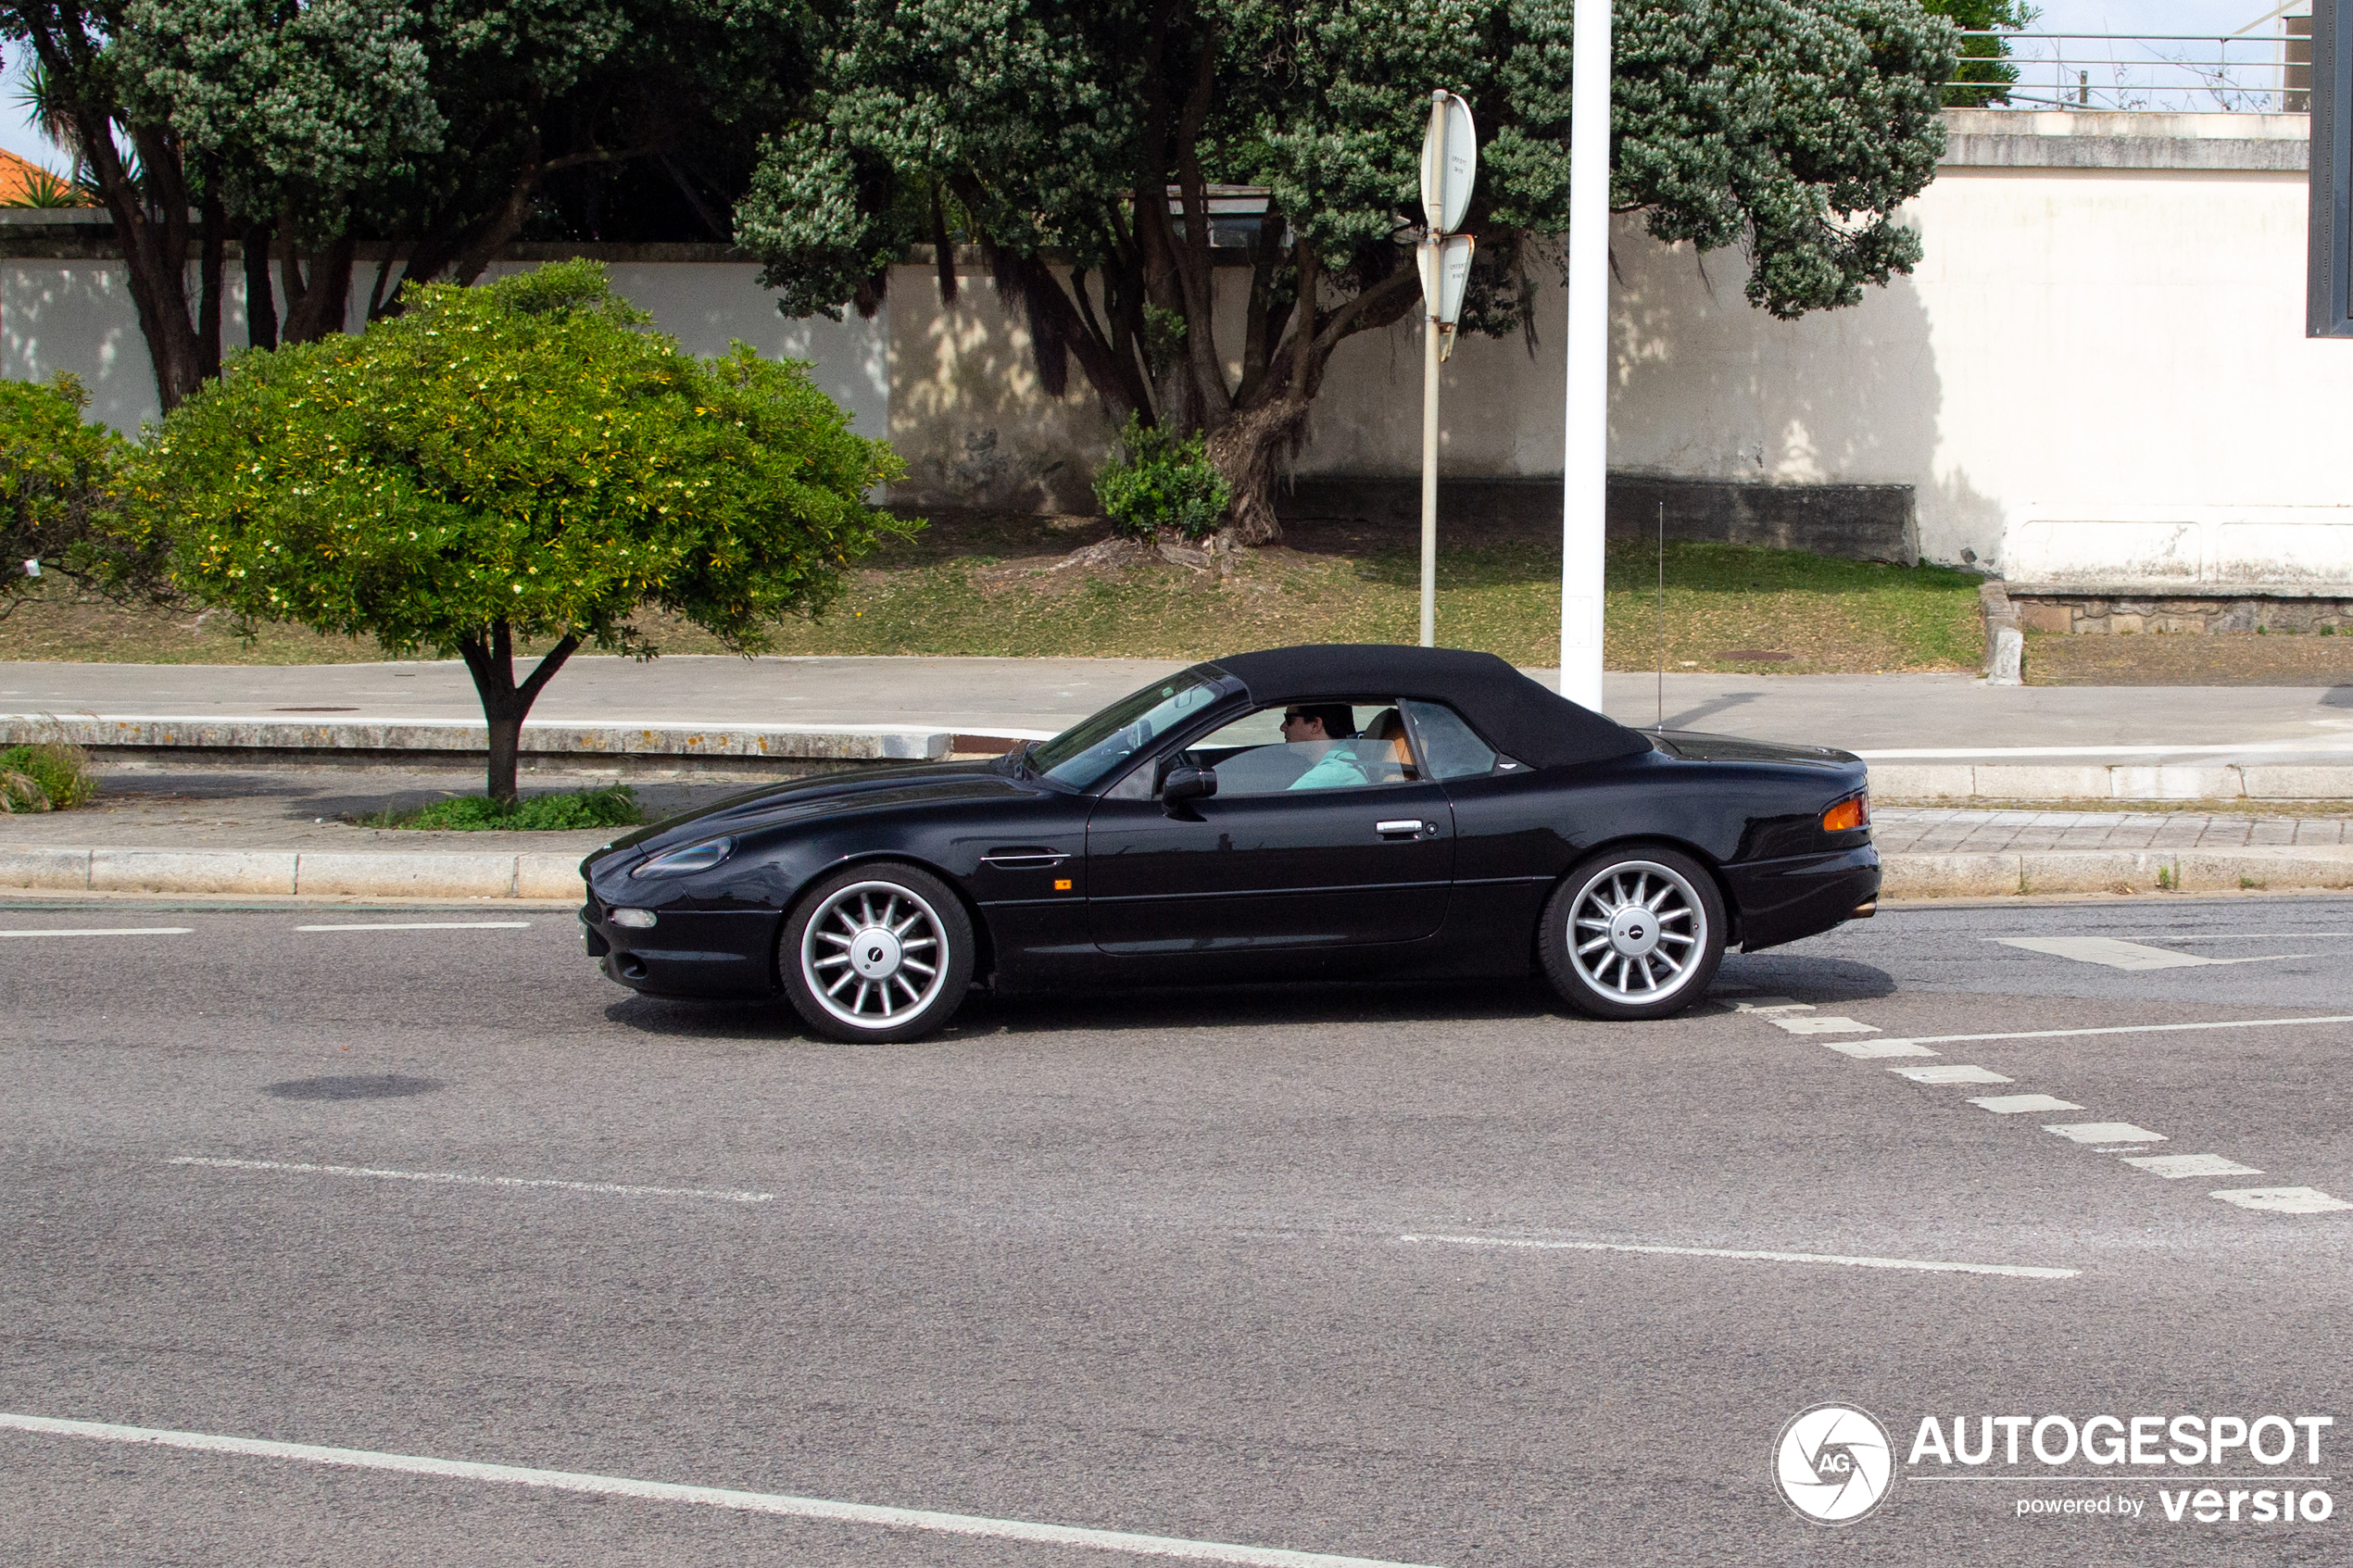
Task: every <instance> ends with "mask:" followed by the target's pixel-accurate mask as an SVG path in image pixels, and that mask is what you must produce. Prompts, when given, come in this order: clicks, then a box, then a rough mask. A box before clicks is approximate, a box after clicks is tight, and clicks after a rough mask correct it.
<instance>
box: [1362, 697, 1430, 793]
mask: <svg viewBox="0 0 2353 1568" xmlns="http://www.w3.org/2000/svg"><path fill="white" fill-rule="evenodd" d="M1361 734H1362V735H1363V737H1364V739H1365V740H1366V741H1369V742H1378V743H1380V745H1368V746H1363V747H1361V748H1360V749H1359V751H1358V755H1359V756H1360V757H1361V758H1363V759H1364V760H1365V763H1366V765H1367V766H1370V765H1373V764H1375V763H1382V764H1390V765H1393V766H1394V767H1395V768H1396V769H1397V772H1396V774H1395V775H1394V776H1395V777H1396V778H1399V779H1403V780H1406V781H1408V782H1411V781H1413V780H1415V779H1418V778H1420V777H1421V774H1420V773H1418V772H1416V771H1415V768H1414V747H1413V743H1412V742H1410V741H1408V740H1407V739H1406V738H1405V721H1404V720H1403V719H1402V718H1400V717H1399V716H1398V712H1397V709H1394V708H1384V709H1381V710H1380V711H1379V712H1378V713H1377V714H1375V715H1373V719H1372V721H1371V722H1370V723H1368V724H1366V725H1365V728H1364V730H1363V731H1362V732H1361ZM1381 746H1387V747H1388V750H1387V752H1386V753H1384V752H1383V751H1382V750H1381Z"/></svg>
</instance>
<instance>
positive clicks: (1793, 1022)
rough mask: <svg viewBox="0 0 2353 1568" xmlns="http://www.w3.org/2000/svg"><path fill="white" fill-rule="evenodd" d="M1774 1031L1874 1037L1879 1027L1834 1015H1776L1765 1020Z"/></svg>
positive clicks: (1794, 1033) (1796, 1033)
mask: <svg viewBox="0 0 2353 1568" xmlns="http://www.w3.org/2000/svg"><path fill="white" fill-rule="evenodd" d="M1766 1022H1768V1023H1770V1024H1771V1025H1772V1026H1773V1027H1774V1028H1776V1029H1786V1030H1788V1031H1789V1032H1790V1033H1791V1034H1793V1035H1876V1034H1878V1033H1879V1025H1878V1024H1876V1023H1863V1022H1857V1021H1856V1020H1855V1019H1852V1018H1840V1017H1837V1016H1835V1015H1832V1016H1831V1017H1827V1018H1806V1017H1803V1016H1800V1015H1797V1014H1792V1015H1791V1016H1789V1017H1787V1018H1783V1017H1781V1016H1780V1015H1779V1014H1778V1013H1776V1014H1773V1015H1771V1016H1769V1017H1768V1018H1767V1019H1766Z"/></svg>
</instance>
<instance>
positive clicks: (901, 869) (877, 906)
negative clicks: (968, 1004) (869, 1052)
mask: <svg viewBox="0 0 2353 1568" xmlns="http://www.w3.org/2000/svg"><path fill="white" fill-rule="evenodd" d="M776 957H777V967H778V968H779V969H780V970H782V971H783V972H784V979H785V988H786V992H787V993H788V994H789V995H790V996H791V997H792V1001H793V1006H794V1008H795V1009H797V1010H799V1013H800V1016H801V1017H802V1018H803V1019H805V1020H807V1021H808V1023H809V1026H810V1027H811V1028H812V1029H814V1030H816V1031H817V1032H818V1033H819V1034H821V1035H832V1036H833V1037H834V1038H835V1039H837V1040H872V1041H887V1040H912V1039H913V1038H915V1037H916V1036H917V1035H926V1034H929V1033H930V1032H931V1031H932V1030H934V1029H937V1027H938V1026H939V1025H940V1024H942V1023H944V1022H947V1021H948V1015H949V1014H950V1013H952V1012H954V1011H955V1010H956V1009H957V1007H958V1005H959V1004H961V1003H962V1002H963V999H964V990H965V987H967V986H968V985H971V984H972V971H973V932H972V922H971V921H970V920H969V919H968V918H967V917H966V916H965V914H964V908H963V905H962V904H961V903H959V902H958V901H957V899H956V896H955V895H954V894H953V893H951V892H950V891H949V890H948V889H947V888H946V887H944V886H942V885H941V884H940V883H939V880H938V879H937V877H934V876H931V875H930V874H928V873H927V872H919V871H917V870H915V868H914V867H912V866H900V865H888V864H884V865H863V866H853V867H850V868H848V869H847V870H844V871H840V872H835V873H834V874H833V875H832V876H829V877H827V878H825V879H824V881H822V882H820V883H819V884H817V885H816V886H815V887H813V888H812V889H811V890H810V891H809V893H808V895H807V896H806V897H803V898H802V899H801V901H800V903H799V906H798V907H797V908H796V909H794V910H793V913H792V918H791V919H789V920H787V921H786V922H785V930H784V935H783V936H782V938H781V939H780V940H779V943H778V952H777V955H776Z"/></svg>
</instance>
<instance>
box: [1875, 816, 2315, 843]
mask: <svg viewBox="0 0 2353 1568" xmlns="http://www.w3.org/2000/svg"><path fill="white" fill-rule="evenodd" d="M1871 837H1872V839H1873V841H1874V842H1876V843H1877V844H1878V845H1879V847H1880V853H1881V854H1883V855H1944V854H1953V853H1957V852H1961V851H1968V852H1972V853H1987V854H1994V853H1999V852H2001V851H2003V850H2014V851H2026V850H2035V851H2042V850H2051V849H2241V848H2246V847H2249V846H2256V845H2296V846H2299V847H2310V846H2314V845H2340V844H2343V845H2353V817H2255V816H2244V817H2242V816H2235V815H2226V816H2212V817H2207V816H2198V815H2196V814H2194V813H2191V812H2187V811H1984V810H1974V811H1972V810H1967V809H1959V808H1944V807H1914V806H1887V807H1881V808H1880V809H1877V810H1874V811H1873V812H1872V813H1871Z"/></svg>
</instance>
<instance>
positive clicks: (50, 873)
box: [0, 847, 2353, 901]
mask: <svg viewBox="0 0 2353 1568" xmlns="http://www.w3.org/2000/svg"><path fill="white" fill-rule="evenodd" d="M579 865H580V857H579V856H578V855H554V854H546V855H533V854H495V855H494V854H465V853H460V852H447V851H434V852H429V853H428V852H409V851H403V850H382V851H375V852H367V851H350V850H342V851H328V852H309V851H300V852H297V851H295V850H274V849H191V850H174V849H69V848H24V849H7V848H0V894H6V893H45V894H52V895H55V894H60V893H65V894H72V893H95V894H120V893H178V894H211V895H232V896H256V897H368V898H465V899H483V898H516V899H534V900H546V901H554V900H568V899H576V898H578V897H581V895H582V888H581V881H580V871H579ZM1881 865H1882V867H1883V874H1882V881H1881V884H1880V897H1882V898H1887V899H1891V900H1894V899H1906V900H1908V899H1929V898H1991V897H2018V896H2020V895H2032V894H2043V893H2158V892H2163V893H2213V892H2231V893H2238V892H2254V891H2266V892H2273V891H2275V892H2285V891H2288V890H2290V889H2303V888H2315V889H2339V888H2353V847H2343V848H2318V849H2287V848H2281V849H2271V848H2246V849H2203V850H2182V851H2166V850H2141V851H2131V850H2116V851H2108V850H2062V851H2045V852H2035V851H2024V852H2018V853H1997V854H1977V855H1889V856H1886V857H1884V858H1883V859H1882V860H1881Z"/></svg>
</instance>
